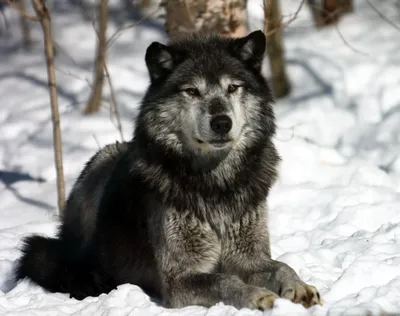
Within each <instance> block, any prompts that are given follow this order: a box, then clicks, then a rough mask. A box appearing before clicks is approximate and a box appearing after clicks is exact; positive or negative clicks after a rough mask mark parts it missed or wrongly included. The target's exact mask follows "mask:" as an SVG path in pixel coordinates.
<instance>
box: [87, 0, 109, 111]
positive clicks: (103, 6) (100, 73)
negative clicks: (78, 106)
mask: <svg viewBox="0 0 400 316" xmlns="http://www.w3.org/2000/svg"><path fill="white" fill-rule="evenodd" d="M98 11H99V19H100V21H99V24H100V25H99V31H98V36H97V39H98V40H97V57H96V63H95V76H96V77H95V83H94V86H93V89H92V95H91V96H90V99H89V102H88V103H87V105H86V108H85V110H84V113H85V114H88V113H94V112H98V111H99V110H100V107H101V100H102V95H103V84H104V63H105V59H106V49H107V38H106V32H107V23H108V0H100V4H99V7H98Z"/></svg>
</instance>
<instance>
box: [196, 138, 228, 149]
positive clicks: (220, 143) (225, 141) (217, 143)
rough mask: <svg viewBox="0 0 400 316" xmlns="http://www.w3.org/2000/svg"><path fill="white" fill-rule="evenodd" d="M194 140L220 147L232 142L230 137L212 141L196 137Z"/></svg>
mask: <svg viewBox="0 0 400 316" xmlns="http://www.w3.org/2000/svg"><path fill="white" fill-rule="evenodd" d="M196 142H198V143H199V144H200V145H202V144H205V143H207V144H210V145H212V146H214V147H217V148H222V147H226V146H227V145H228V144H230V143H231V142H232V139H218V140H212V141H207V142H205V141H203V140H201V139H198V138H196Z"/></svg>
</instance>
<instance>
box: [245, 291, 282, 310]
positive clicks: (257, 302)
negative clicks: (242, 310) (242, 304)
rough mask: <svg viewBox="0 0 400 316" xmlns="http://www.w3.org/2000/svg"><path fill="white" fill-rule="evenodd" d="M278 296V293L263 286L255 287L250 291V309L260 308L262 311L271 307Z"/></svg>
mask: <svg viewBox="0 0 400 316" xmlns="http://www.w3.org/2000/svg"><path fill="white" fill-rule="evenodd" d="M277 298H279V296H278V295H277V294H276V293H274V292H272V291H269V290H267V289H263V288H261V287H260V288H257V287H255V288H254V289H253V291H251V292H250V302H249V303H248V307H249V308H250V309H259V310H262V311H263V310H267V309H271V308H272V307H273V306H274V302H275V300H276V299H277Z"/></svg>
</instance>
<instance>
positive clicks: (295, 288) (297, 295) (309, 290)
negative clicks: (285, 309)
mask: <svg viewBox="0 0 400 316" xmlns="http://www.w3.org/2000/svg"><path fill="white" fill-rule="evenodd" d="M280 296H281V297H283V298H286V299H288V300H291V301H292V302H293V303H299V304H302V305H303V306H304V307H305V308H309V307H311V306H313V305H317V304H318V305H322V304H323V300H322V298H321V295H320V294H319V292H318V290H317V288H316V287H315V286H313V285H308V284H306V283H304V282H303V281H300V280H299V281H295V282H294V283H292V284H289V285H288V286H285V287H284V288H283V289H282V291H281V293H280Z"/></svg>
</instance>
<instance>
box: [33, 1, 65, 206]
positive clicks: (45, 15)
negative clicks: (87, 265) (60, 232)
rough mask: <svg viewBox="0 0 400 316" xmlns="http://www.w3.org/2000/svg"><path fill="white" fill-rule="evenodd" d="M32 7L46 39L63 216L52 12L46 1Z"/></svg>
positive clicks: (60, 204)
mask: <svg viewBox="0 0 400 316" xmlns="http://www.w3.org/2000/svg"><path fill="white" fill-rule="evenodd" d="M32 5H33V8H34V10H35V12H36V16H37V17H38V18H39V22H40V25H41V26H42V30H43V37H44V52H45V56H46V66H47V78H48V84H49V93H50V105H51V116H52V123H53V147H54V161H55V165H56V173H57V196H58V211H59V213H60V214H61V213H62V211H63V210H64V206H65V182H64V169H63V160H62V140H61V128H60V114H59V111H58V96H57V84H56V71H55V66H54V46H53V36H52V28H51V22H50V20H51V19H50V12H49V10H48V8H47V6H46V3H45V0H32Z"/></svg>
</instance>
